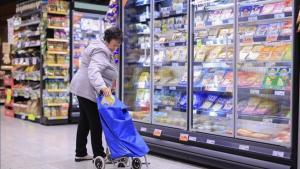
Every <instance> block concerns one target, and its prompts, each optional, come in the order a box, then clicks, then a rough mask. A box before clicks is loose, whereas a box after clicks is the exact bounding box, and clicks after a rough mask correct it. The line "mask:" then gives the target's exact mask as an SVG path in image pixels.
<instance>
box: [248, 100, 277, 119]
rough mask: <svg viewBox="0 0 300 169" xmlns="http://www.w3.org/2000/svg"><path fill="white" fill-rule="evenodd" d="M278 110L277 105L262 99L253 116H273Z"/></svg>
mask: <svg viewBox="0 0 300 169" xmlns="http://www.w3.org/2000/svg"><path fill="white" fill-rule="evenodd" d="M278 110H279V106H278V104H277V103H276V102H275V101H273V100H270V99H262V101H261V102H260V103H259V105H258V106H257V108H256V109H255V111H254V112H253V114H254V115H275V114H276V113H277V112H278Z"/></svg>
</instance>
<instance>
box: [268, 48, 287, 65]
mask: <svg viewBox="0 0 300 169" xmlns="http://www.w3.org/2000/svg"><path fill="white" fill-rule="evenodd" d="M287 47H288V46H287V45H280V46H274V47H273V50H272V54H271V59H270V60H272V61H280V60H281V59H282V58H283V56H284V55H285V53H286V51H287Z"/></svg>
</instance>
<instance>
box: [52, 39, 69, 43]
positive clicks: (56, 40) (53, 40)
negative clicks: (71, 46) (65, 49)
mask: <svg viewBox="0 0 300 169" xmlns="http://www.w3.org/2000/svg"><path fill="white" fill-rule="evenodd" d="M47 41H48V42H65V43H68V42H69V40H67V39H52V38H47Z"/></svg>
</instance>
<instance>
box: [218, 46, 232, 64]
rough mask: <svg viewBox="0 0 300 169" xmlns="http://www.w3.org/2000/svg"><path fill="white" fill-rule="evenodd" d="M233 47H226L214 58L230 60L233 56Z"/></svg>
mask: <svg viewBox="0 0 300 169" xmlns="http://www.w3.org/2000/svg"><path fill="white" fill-rule="evenodd" d="M233 53H234V49H233V48H226V49H225V50H223V52H221V53H220V54H219V55H218V56H217V57H216V59H220V60H221V61H222V60H231V59H232V58H233Z"/></svg>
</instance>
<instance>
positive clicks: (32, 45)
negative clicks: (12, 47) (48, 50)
mask: <svg viewBox="0 0 300 169" xmlns="http://www.w3.org/2000/svg"><path fill="white" fill-rule="evenodd" d="M40 46H41V43H38V44H30V45H25V46H21V47H17V50H22V49H26V48H35V47H40Z"/></svg>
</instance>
